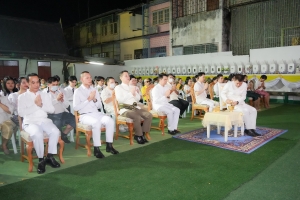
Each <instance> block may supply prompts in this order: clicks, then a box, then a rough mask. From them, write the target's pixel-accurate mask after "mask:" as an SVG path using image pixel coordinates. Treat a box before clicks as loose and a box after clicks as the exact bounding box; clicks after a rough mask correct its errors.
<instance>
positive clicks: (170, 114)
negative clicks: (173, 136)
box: [157, 104, 180, 131]
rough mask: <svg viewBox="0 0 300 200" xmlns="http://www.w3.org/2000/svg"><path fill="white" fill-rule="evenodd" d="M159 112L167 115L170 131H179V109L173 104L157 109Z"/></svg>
mask: <svg viewBox="0 0 300 200" xmlns="http://www.w3.org/2000/svg"><path fill="white" fill-rule="evenodd" d="M157 111H159V112H163V113H165V114H166V115H167V119H168V129H169V130H170V131H174V130H177V127H178V120H179V115H180V110H179V108H177V107H175V106H173V105H172V104H169V105H163V106H161V107H159V108H158V109H157Z"/></svg>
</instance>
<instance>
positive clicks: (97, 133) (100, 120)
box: [79, 112, 115, 147]
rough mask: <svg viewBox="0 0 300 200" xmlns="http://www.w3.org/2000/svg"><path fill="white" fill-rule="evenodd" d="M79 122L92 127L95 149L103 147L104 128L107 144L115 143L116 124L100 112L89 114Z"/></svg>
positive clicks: (81, 117)
mask: <svg viewBox="0 0 300 200" xmlns="http://www.w3.org/2000/svg"><path fill="white" fill-rule="evenodd" d="M79 121H80V122H81V123H83V124H87V125H91V126H92V131H93V142H94V147H99V146H101V127H102V126H104V127H105V129H106V142H109V143H112V142H113V137H114V127H115V122H114V120H113V119H112V118H110V117H109V116H107V115H104V114H103V113H100V112H95V113H88V114H84V115H81V116H80V118H79Z"/></svg>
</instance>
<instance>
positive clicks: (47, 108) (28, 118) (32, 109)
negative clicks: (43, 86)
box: [18, 90, 54, 125]
mask: <svg viewBox="0 0 300 200" xmlns="http://www.w3.org/2000/svg"><path fill="white" fill-rule="evenodd" d="M38 94H39V95H41V99H42V103H43V105H42V107H39V106H37V105H36V104H35V102H34V101H35V98H36V97H37V95H38ZM47 113H54V106H53V105H52V102H51V98H50V97H49V95H47V93H45V92H40V91H38V92H36V94H34V93H33V92H30V91H29V90H27V92H25V93H23V94H21V95H19V97H18V114H19V116H21V117H23V118H24V119H23V124H39V125H40V124H42V123H43V122H51V123H52V120H51V119H49V118H47V117H48V115H47Z"/></svg>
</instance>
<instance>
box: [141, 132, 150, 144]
mask: <svg viewBox="0 0 300 200" xmlns="http://www.w3.org/2000/svg"><path fill="white" fill-rule="evenodd" d="M142 138H143V140H144V142H145V143H147V142H149V141H148V140H147V139H146V137H145V132H143V136H142Z"/></svg>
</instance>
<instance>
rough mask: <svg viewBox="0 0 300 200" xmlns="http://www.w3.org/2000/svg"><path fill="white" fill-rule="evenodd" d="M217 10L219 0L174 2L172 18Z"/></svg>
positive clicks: (179, 0)
mask: <svg viewBox="0 0 300 200" xmlns="http://www.w3.org/2000/svg"><path fill="white" fill-rule="evenodd" d="M217 9H219V0H173V2H172V17H173V18H178V17H183V16H187V15H192V14H196V13H199V12H205V11H211V10H217Z"/></svg>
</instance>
